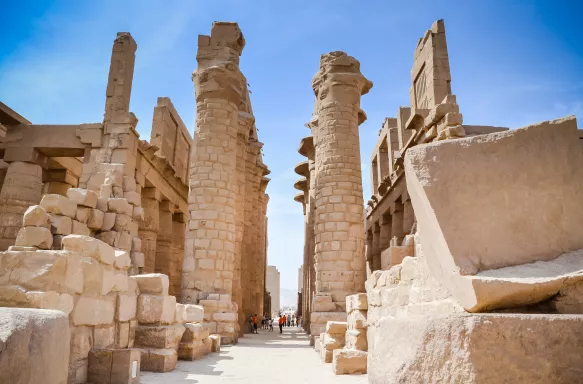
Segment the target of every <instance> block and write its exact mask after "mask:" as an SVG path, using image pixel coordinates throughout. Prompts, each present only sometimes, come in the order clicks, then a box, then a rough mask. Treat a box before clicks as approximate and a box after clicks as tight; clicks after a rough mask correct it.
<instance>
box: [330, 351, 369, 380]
mask: <svg viewBox="0 0 583 384" xmlns="http://www.w3.org/2000/svg"><path fill="white" fill-rule="evenodd" d="M367 357H368V354H367V353H366V352H365V351H357V350H351V349H336V350H335V351H334V352H333V357H332V369H333V370H334V373H335V374H337V375H353V374H355V373H366V365H367Z"/></svg>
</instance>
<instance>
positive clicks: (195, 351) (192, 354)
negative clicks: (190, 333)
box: [178, 340, 208, 361]
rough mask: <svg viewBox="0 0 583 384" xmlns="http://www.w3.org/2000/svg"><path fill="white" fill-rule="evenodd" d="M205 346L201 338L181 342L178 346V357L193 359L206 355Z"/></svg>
mask: <svg viewBox="0 0 583 384" xmlns="http://www.w3.org/2000/svg"><path fill="white" fill-rule="evenodd" d="M207 353H208V352H207V346H206V345H205V344H204V343H203V342H202V340H197V341H191V342H187V343H185V342H182V343H180V345H179V347H178V358H179V359H180V360H188V361H194V360H197V359H200V358H201V357H203V356H204V355H206V354H207Z"/></svg>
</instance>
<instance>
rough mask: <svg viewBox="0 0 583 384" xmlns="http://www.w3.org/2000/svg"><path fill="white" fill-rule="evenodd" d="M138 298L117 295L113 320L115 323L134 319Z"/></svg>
mask: <svg viewBox="0 0 583 384" xmlns="http://www.w3.org/2000/svg"><path fill="white" fill-rule="evenodd" d="M137 305H138V296H136V295H134V294H125V293H120V294H119V295H117V305H116V312H115V318H116V320H117V321H130V320H132V319H134V318H135V317H136V311H137Z"/></svg>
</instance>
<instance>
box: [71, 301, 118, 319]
mask: <svg viewBox="0 0 583 384" xmlns="http://www.w3.org/2000/svg"><path fill="white" fill-rule="evenodd" d="M114 313H115V300H112V299H110V298H108V297H103V298H96V297H91V296H81V297H80V298H79V300H78V301H77V305H75V310H74V311H73V324H74V325H75V326H78V325H107V324H111V323H112V322H113V318H114Z"/></svg>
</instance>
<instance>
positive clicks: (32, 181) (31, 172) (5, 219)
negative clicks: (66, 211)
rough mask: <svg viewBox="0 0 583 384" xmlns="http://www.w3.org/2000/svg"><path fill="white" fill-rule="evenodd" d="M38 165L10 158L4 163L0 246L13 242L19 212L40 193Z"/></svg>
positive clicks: (38, 199) (18, 227) (1, 247)
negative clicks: (5, 168) (6, 167)
mask: <svg viewBox="0 0 583 384" xmlns="http://www.w3.org/2000/svg"><path fill="white" fill-rule="evenodd" d="M42 188H43V183H42V168H41V166H40V165H38V164H36V163H32V162H23V161H13V162H10V163H9V165H8V170H7V171H6V177H5V178H4V183H3V185H2V190H0V250H2V251H5V250H7V249H8V247H10V246H11V245H14V242H15V240H16V235H17V234H18V231H19V230H20V228H21V227H22V215H23V214H24V211H26V210H27V209H28V207H30V206H31V205H36V204H38V203H40V199H41V197H42Z"/></svg>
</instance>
